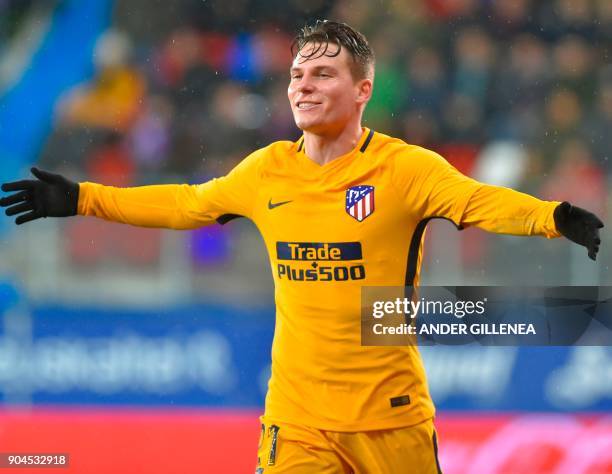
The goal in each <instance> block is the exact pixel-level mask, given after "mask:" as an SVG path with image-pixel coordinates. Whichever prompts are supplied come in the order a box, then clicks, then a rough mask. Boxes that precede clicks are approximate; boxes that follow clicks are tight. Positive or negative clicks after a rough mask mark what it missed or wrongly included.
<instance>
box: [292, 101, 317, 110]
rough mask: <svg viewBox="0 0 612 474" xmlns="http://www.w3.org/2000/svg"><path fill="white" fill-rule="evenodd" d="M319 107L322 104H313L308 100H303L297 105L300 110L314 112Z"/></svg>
mask: <svg viewBox="0 0 612 474" xmlns="http://www.w3.org/2000/svg"><path fill="white" fill-rule="evenodd" d="M318 105H321V103H320V102H311V101H307V100H303V101H300V102H297V103H296V107H297V109H298V110H312V109H314V108H315V107H317V106H318Z"/></svg>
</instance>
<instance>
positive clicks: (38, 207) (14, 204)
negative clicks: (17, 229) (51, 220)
mask: <svg viewBox="0 0 612 474" xmlns="http://www.w3.org/2000/svg"><path fill="white" fill-rule="evenodd" d="M30 171H31V172H32V174H33V175H34V176H36V178H38V179H26V180H23V181H15V182H12V183H4V184H3V185H2V187H1V189H2V191H5V192H11V191H13V192H14V194H11V195H10V196H6V197H3V198H2V199H0V206H2V207H6V208H7V209H6V215H7V216H14V215H17V219H15V223H16V224H17V225H20V224H24V223H26V222H29V221H33V220H34V219H39V218H41V217H67V216H74V215H76V213H77V205H78V203H79V184H78V183H74V182H72V181H69V180H68V179H66V178H64V177H63V176H61V175H59V174H54V173H49V172H48V171H43V170H39V169H38V168H31V170H30Z"/></svg>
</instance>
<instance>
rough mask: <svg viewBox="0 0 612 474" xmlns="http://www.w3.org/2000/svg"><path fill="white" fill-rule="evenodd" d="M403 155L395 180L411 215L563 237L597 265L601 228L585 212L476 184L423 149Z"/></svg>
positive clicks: (411, 148)
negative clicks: (581, 248)
mask: <svg viewBox="0 0 612 474" xmlns="http://www.w3.org/2000/svg"><path fill="white" fill-rule="evenodd" d="M404 150H405V152H404V153H401V154H398V155H397V157H396V160H395V162H394V166H395V179H396V184H397V187H398V189H399V191H400V193H401V196H403V197H404V198H405V200H406V203H407V209H408V210H409V211H410V210H413V209H416V210H417V211H418V213H419V215H420V216H422V217H423V218H428V217H444V218H447V219H450V220H451V221H453V222H454V223H455V224H456V225H457V226H459V225H461V226H463V227H466V226H477V227H480V228H481V229H484V230H487V231H489V232H497V233H500V234H513V235H542V236H545V237H547V238H554V237H560V236H564V237H566V238H568V239H569V240H571V241H572V242H575V243H577V244H579V245H583V246H584V247H586V248H587V251H588V255H589V257H590V258H591V259H593V260H595V258H596V256H597V252H598V251H599V246H600V244H601V240H600V237H599V229H600V228H602V227H603V223H602V222H601V220H600V219H599V218H598V217H597V216H595V215H594V214H592V213H590V212H589V211H586V210H584V209H581V208H579V207H576V206H572V205H571V204H569V203H567V202H564V203H559V202H554V201H542V200H540V199H537V198H535V197H533V196H530V195H528V194H524V193H521V192H518V191H515V190H513V189H509V188H504V187H500V186H491V185H488V184H483V183H479V182H478V181H475V180H473V179H471V178H468V177H467V176H464V175H463V174H461V173H460V172H459V171H457V170H456V169H455V168H453V167H452V166H450V165H449V164H448V162H447V161H446V160H445V159H444V158H442V157H441V156H440V155H438V154H437V153H434V152H432V151H430V150H426V149H424V148H420V147H415V146H408V147H406V148H405V149H402V151H404Z"/></svg>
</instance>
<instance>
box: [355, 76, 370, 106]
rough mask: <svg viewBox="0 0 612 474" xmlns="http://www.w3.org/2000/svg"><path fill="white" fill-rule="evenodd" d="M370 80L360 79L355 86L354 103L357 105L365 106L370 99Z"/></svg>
mask: <svg viewBox="0 0 612 474" xmlns="http://www.w3.org/2000/svg"><path fill="white" fill-rule="evenodd" d="M372 86H373V84H372V80H371V79H361V80H360V81H358V82H357V84H355V87H356V91H357V96H356V97H355V101H356V102H357V103H358V104H367V103H368V101H369V100H370V98H371V97H372Z"/></svg>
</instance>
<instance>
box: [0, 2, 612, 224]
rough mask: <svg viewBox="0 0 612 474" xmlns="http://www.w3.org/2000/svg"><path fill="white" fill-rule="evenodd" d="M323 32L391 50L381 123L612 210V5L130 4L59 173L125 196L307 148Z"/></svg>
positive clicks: (465, 162) (66, 128)
mask: <svg viewBox="0 0 612 474" xmlns="http://www.w3.org/2000/svg"><path fill="white" fill-rule="evenodd" d="M2 1H3V2H7V1H8V0H2ZM316 18H329V19H335V20H339V21H345V22H347V23H349V24H350V25H352V26H354V27H356V28H357V29H359V30H360V31H362V32H363V33H365V34H366V36H367V37H368V38H369V41H370V43H371V45H372V46H373V48H374V51H375V54H376V58H377V65H376V79H375V88H374V95H373V98H372V100H371V102H370V104H369V105H368V108H367V110H366V115H365V124H366V125H367V126H369V127H371V128H373V129H375V130H377V131H380V132H383V133H387V134H391V135H394V136H397V137H399V138H402V139H403V140H405V141H406V142H409V143H414V144H419V145H423V146H425V147H428V148H431V149H433V150H436V151H438V152H440V153H441V154H442V155H443V156H444V157H445V158H446V159H448V160H449V161H450V162H451V163H453V164H454V165H455V166H456V167H458V168H459V169H460V170H461V171H463V172H464V173H467V174H469V175H471V176H474V177H475V178H477V179H480V180H482V181H485V182H489V183H492V184H499V185H505V186H510V187H515V188H518V189H521V190H524V191H526V192H529V193H532V194H535V195H537V196H539V197H542V198H545V199H556V200H565V199H567V200H571V201H572V202H574V203H576V204H579V205H581V206H583V207H587V208H589V209H592V210H593V211H595V212H597V213H600V214H605V211H606V200H607V193H606V187H607V183H608V182H610V180H611V179H612V163H611V160H610V149H611V148H612V147H611V145H612V139H611V135H612V134H610V133H609V130H610V129H611V128H612V127H611V126H612V122H611V121H612V66H611V64H610V44H611V42H610V39H611V38H612V1H610V0H545V1H538V0H495V1H491V0H410V1H395V0H380V1H376V2H374V1H368V0H336V1H331V0H283V1H281V0H274V1H272V0H269V1H265V2H263V1H256V0H224V1H220V0H219V1H217V0H207V1H196V0H174V1H171V2H167V3H164V7H162V6H161V4H160V5H157V6H155V5H151V4H149V3H148V2H146V1H144V0H124V1H121V2H117V3H116V7H115V13H114V25H113V28H112V29H110V30H109V31H108V32H107V33H106V34H105V35H103V37H101V38H100V40H99V42H98V44H97V45H96V49H95V54H94V60H95V64H96V71H97V72H96V75H95V77H94V78H93V79H92V80H91V81H90V82H87V83H85V84H81V85H79V86H78V87H76V88H75V89H73V90H71V91H68V92H67V93H66V94H65V95H64V96H63V97H62V98H61V100H60V101H59V102H58V105H57V108H56V114H55V118H54V123H55V125H54V131H53V133H52V135H51V136H50V137H49V139H48V141H47V143H46V145H45V147H44V150H43V152H42V163H41V165H42V166H46V167H50V168H53V169H62V168H68V170H69V171H70V173H72V175H73V176H74V175H75V174H76V175H77V176H80V177H81V178H83V179H89V180H93V181H99V182H103V183H106V184H113V185H119V186H129V185H139V184H147V183H162V182H191V183H195V182H202V181H204V180H206V179H209V178H211V177H214V176H219V175H222V174H224V173H226V172H227V171H229V170H230V169H231V168H232V167H233V166H234V165H235V164H236V163H238V162H239V161H240V160H241V159H242V158H244V157H245V156H246V155H247V154H249V153H250V152H251V151H253V150H254V149H256V148H259V147H262V146H265V145H267V144H268V143H270V142H272V141H275V140H280V139H288V140H295V139H297V138H298V137H299V135H300V133H299V130H297V129H296V127H295V125H294V123H293V119H292V116H291V112H290V108H289V105H288V101H287V96H286V89H287V84H288V79H289V77H288V67H289V64H290V61H291V55H290V44H291V40H292V37H293V35H294V34H295V32H296V31H297V29H298V28H300V27H301V26H303V25H304V24H305V23H306V22H309V21H312V20H313V19H316Z"/></svg>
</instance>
